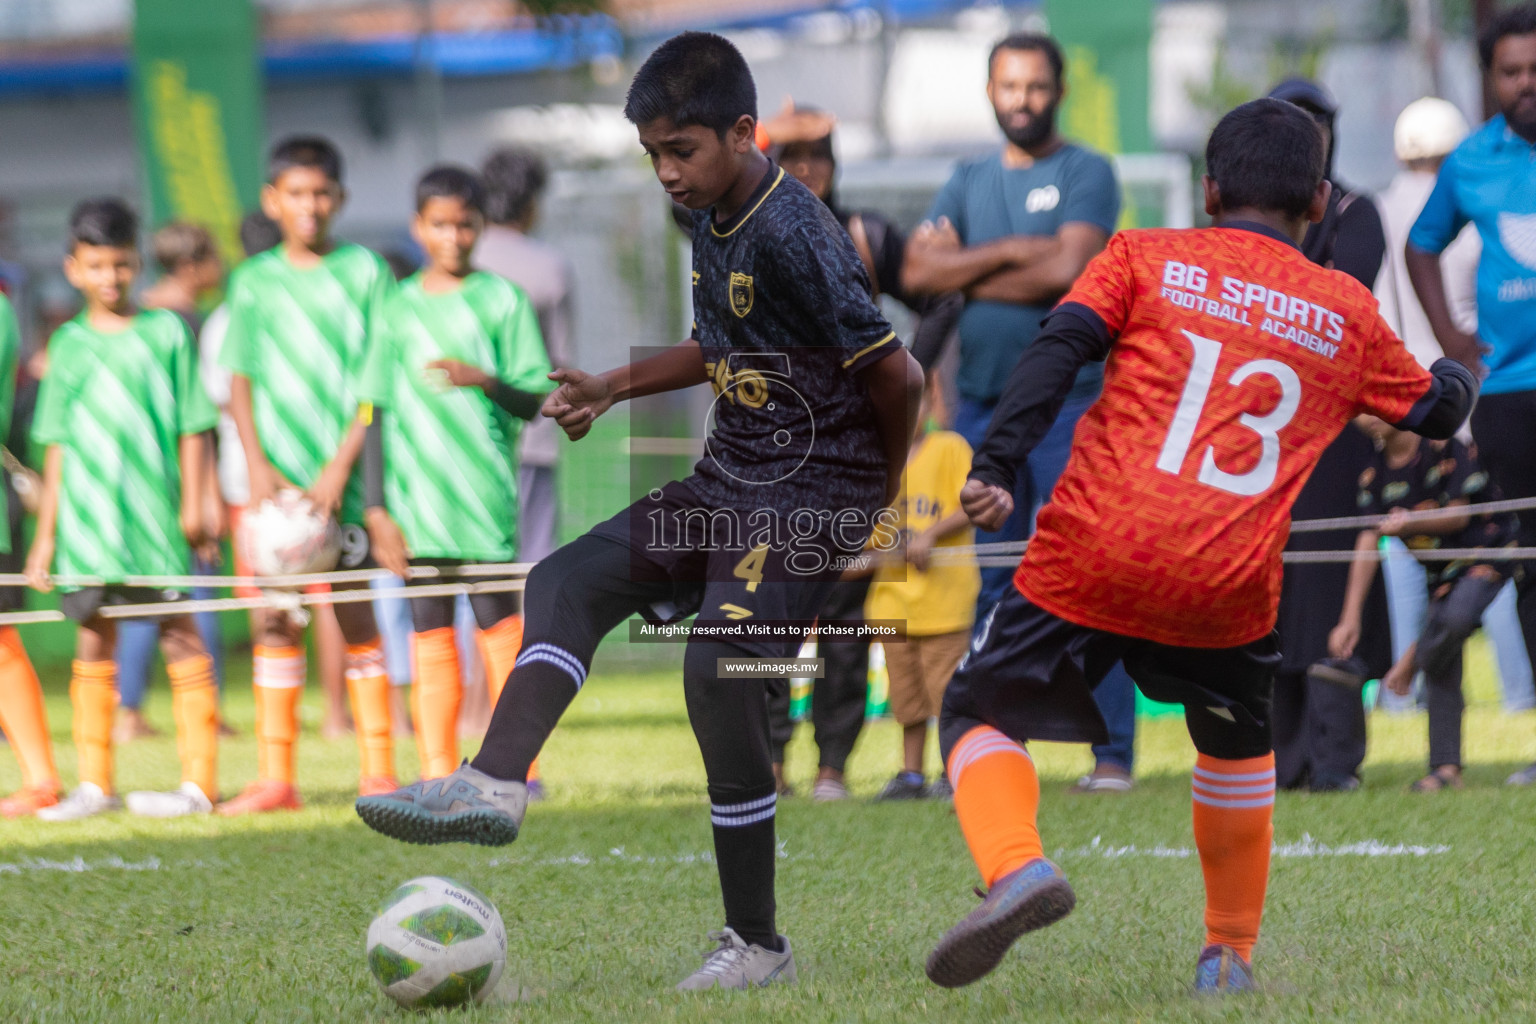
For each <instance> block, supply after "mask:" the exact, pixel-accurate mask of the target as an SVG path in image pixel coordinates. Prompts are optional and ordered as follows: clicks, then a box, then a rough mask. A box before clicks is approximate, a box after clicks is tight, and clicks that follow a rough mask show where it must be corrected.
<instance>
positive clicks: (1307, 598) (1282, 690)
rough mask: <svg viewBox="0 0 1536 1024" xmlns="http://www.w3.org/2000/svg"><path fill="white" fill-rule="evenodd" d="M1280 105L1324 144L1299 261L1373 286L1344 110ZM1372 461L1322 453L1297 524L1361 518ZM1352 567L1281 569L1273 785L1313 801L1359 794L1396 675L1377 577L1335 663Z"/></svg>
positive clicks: (1346, 436) (1375, 238)
mask: <svg viewBox="0 0 1536 1024" xmlns="http://www.w3.org/2000/svg"><path fill="white" fill-rule="evenodd" d="M1270 96H1272V97H1274V98H1275V99H1281V100H1285V101H1287V102H1289V103H1294V104H1295V105H1296V106H1298V107H1301V108H1302V109H1303V110H1305V111H1307V113H1309V114H1311V115H1312V117H1313V118H1314V119H1315V120H1316V121H1317V123H1318V127H1319V128H1321V129H1322V132H1323V136H1324V138H1325V139H1326V140H1327V148H1328V163H1327V167H1328V171H1327V177H1328V180H1329V181H1330V182H1331V183H1332V185H1333V194H1332V195H1331V196H1330V197H1329V199H1328V210H1327V212H1326V213H1325V214H1324V215H1323V219H1322V220H1321V221H1319V222H1318V223H1316V224H1313V225H1312V226H1311V228H1309V229H1308V230H1307V236H1306V238H1305V239H1304V240H1303V242H1302V246H1301V248H1302V252H1304V253H1305V254H1306V255H1307V258H1308V259H1310V260H1311V261H1312V262H1313V263H1317V264H1319V265H1321V266H1325V267H1332V268H1334V269H1335V270H1342V271H1343V272H1344V273H1346V274H1348V275H1349V276H1350V277H1353V278H1354V279H1355V280H1357V281H1359V282H1360V283H1361V284H1363V285H1364V286H1365V287H1366V288H1371V287H1372V286H1373V285H1374V284H1375V283H1376V274H1377V273H1378V272H1379V271H1380V270H1381V264H1382V260H1383V258H1384V257H1385V256H1386V251H1387V239H1386V233H1385V231H1384V230H1383V228H1382V225H1381V215H1380V214H1379V213H1378V212H1377V210H1376V204H1375V202H1374V201H1373V200H1372V199H1371V197H1370V196H1368V195H1366V194H1365V193H1363V192H1359V191H1356V190H1354V189H1351V188H1350V187H1349V186H1348V185H1345V184H1343V183H1341V182H1340V181H1339V180H1338V178H1337V177H1336V176H1335V175H1334V171H1333V160H1334V150H1335V139H1334V119H1335V117H1336V115H1337V114H1338V105H1337V104H1336V103H1335V102H1334V101H1333V97H1332V96H1330V95H1329V94H1328V92H1327V90H1325V89H1324V88H1323V87H1322V86H1320V85H1318V84H1316V83H1314V82H1309V81H1306V80H1305V79H1300V78H1293V79H1289V80H1287V81H1284V82H1281V83H1280V84H1279V85H1277V86H1275V88H1274V89H1273V90H1271V91H1270ZM1374 458H1375V448H1374V446H1373V444H1372V443H1371V441H1370V439H1368V438H1367V437H1366V436H1365V435H1364V434H1363V433H1361V432H1360V431H1359V430H1357V429H1356V428H1355V427H1353V426H1350V427H1345V428H1344V432H1343V433H1341V434H1340V435H1339V437H1338V439H1337V440H1335V441H1334V442H1333V444H1331V445H1329V446H1328V447H1327V449H1325V450H1324V451H1323V456H1322V458H1321V459H1319V460H1318V464H1317V468H1316V469H1315V470H1314V471H1313V473H1312V476H1311V477H1310V478H1309V479H1308V480H1307V484H1306V486H1305V487H1303V488H1302V490H1301V494H1300V495H1299V496H1298V497H1297V499H1296V504H1295V506H1294V507H1293V508H1292V509H1291V517H1292V518H1293V519H1295V520H1297V521H1302V520H1306V519H1331V518H1334V517H1336V516H1350V515H1354V514H1355V512H1356V508H1355V493H1356V488H1355V482H1356V481H1357V480H1358V479H1359V477H1360V474H1361V472H1362V471H1364V469H1365V468H1366V467H1367V466H1368V465H1370V464H1371V462H1372V461H1373V460H1374ZM1352 533H1353V531H1348V532H1344V533H1338V532H1335V533H1331V534H1330V533H1302V534H1297V535H1295V536H1294V537H1292V538H1291V541H1290V543H1289V544H1287V545H1286V550H1288V551H1321V550H1336V549H1338V548H1339V547H1341V546H1342V545H1343V544H1347V543H1348V541H1347V540H1345V539H1344V538H1347V537H1349V536H1350V535H1351V534H1352ZM1348 581H1349V566H1348V565H1347V564H1342V563H1304V564H1292V565H1287V566H1286V567H1285V577H1284V581H1283V583H1282V584H1281V590H1280V617H1279V621H1278V623H1277V624H1276V628H1277V629H1278V630H1279V633H1280V651H1281V657H1282V661H1281V665H1280V671H1279V672H1277V673H1276V674H1275V690H1274V705H1273V712H1274V742H1275V784H1276V785H1278V786H1281V787H1282V788H1289V789H1296V788H1302V787H1309V788H1311V789H1313V790H1316V791H1328V790H1351V789H1355V788H1356V787H1358V786H1359V784H1360V765H1361V762H1363V761H1364V760H1365V706H1364V704H1363V703H1362V700H1361V694H1360V691H1361V687H1362V686H1363V685H1364V683H1365V680H1366V679H1369V678H1374V677H1376V676H1378V675H1380V674H1381V673H1383V672H1385V671H1386V670H1387V668H1388V667H1389V666H1390V665H1391V658H1392V654H1391V633H1390V627H1389V626H1388V623H1387V602H1386V596H1385V588H1384V587H1383V586H1382V583H1381V579H1380V577H1379V576H1378V577H1376V579H1375V580H1374V582H1373V584H1372V586H1371V588H1370V589H1369V591H1368V593H1367V595H1366V597H1365V599H1364V604H1363V606H1362V609H1361V630H1360V642H1359V643H1358V644H1357V645H1356V646H1355V647H1354V648H1353V650H1352V651H1351V656H1350V657H1348V658H1334V657H1332V656H1331V655H1330V652H1329V649H1328V635H1329V632H1330V631H1331V630H1332V628H1333V626H1334V624H1335V623H1336V622H1337V618H1336V616H1335V615H1334V613H1333V609H1334V608H1339V607H1342V606H1343V602H1344V594H1345V588H1346V586H1347V584H1348Z"/></svg>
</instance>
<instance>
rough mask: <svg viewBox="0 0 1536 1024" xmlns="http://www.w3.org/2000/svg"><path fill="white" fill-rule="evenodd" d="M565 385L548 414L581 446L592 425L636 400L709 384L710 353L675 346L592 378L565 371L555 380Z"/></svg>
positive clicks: (548, 402)
mask: <svg viewBox="0 0 1536 1024" xmlns="http://www.w3.org/2000/svg"><path fill="white" fill-rule="evenodd" d="M549 379H550V380H555V381H559V382H560V386H559V387H557V388H556V389H555V390H553V391H551V392H550V393H549V397H548V398H546V399H544V408H543V410H542V411H543V413H544V415H545V416H548V417H549V418H550V419H552V420H554V421H555V422H556V423H558V424H560V427H561V429H562V430H564V431H565V434H566V436H567V437H569V438H570V439H571V440H572V441H579V440H581V439H582V438H583V437H586V436H587V431H589V430H591V429H592V421H593V420H595V419H597V418H598V417H599V416H601V415H602V414H603V413H605V412H607V411H608V410H609V409H610V408H612V407H613V404H614V403H615V402H622V401H625V400H626V399H630V398H643V397H645V396H646V395H658V394H661V393H662V392H663V391H678V390H681V389H682V388H691V387H693V386H694V385H695V384H703V383H705V382H707V381H708V380H709V375H708V374H707V373H705V372H704V353H703V350H702V349H700V348H699V343H698V342H697V341H696V340H694V339H693V338H689V339H688V340H687V341H684V342H681V343H679V344H677V345H673V346H672V347H671V348H669V349H667V350H666V351H665V352H661V353H658V354H657V355H654V356H651V357H649V358H648V359H641V360H640V361H639V362H634V363H630V364H628V365H627V366H620V367H618V368H617V369H613V370H609V371H608V372H607V373H601V374H591V373H583V372H582V371H581V370H569V369H562V370H556V371H555V372H553V373H551V374H550V375H549Z"/></svg>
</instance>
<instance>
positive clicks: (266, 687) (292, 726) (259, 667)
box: [208, 645, 304, 797]
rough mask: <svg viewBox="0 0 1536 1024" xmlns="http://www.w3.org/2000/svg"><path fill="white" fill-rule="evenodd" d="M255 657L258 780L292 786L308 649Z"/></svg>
mask: <svg viewBox="0 0 1536 1024" xmlns="http://www.w3.org/2000/svg"><path fill="white" fill-rule="evenodd" d="M254 653H255V658H254V659H253V663H254V671H255V680H256V685H255V691H256V777H257V778H259V779H261V780H263V781H268V780H270V781H273V782H286V783H288V784H289V785H290V786H291V785H293V779H294V771H293V761H294V743H295V742H296V741H297V740H298V738H299V698H300V697H301V696H303V694H304V649H303V648H302V647H266V646H262V645H258V646H257V647H256V648H255V651H254ZM208 795H209V796H210V797H212V795H213V794H212V793H210V794H208Z"/></svg>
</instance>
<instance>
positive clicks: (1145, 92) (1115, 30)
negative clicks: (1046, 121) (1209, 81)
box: [1045, 0, 1153, 153]
mask: <svg viewBox="0 0 1536 1024" xmlns="http://www.w3.org/2000/svg"><path fill="white" fill-rule="evenodd" d="M1045 9H1046V16H1047V18H1048V19H1049V21H1050V26H1051V35H1053V36H1055V37H1056V39H1057V41H1058V42H1060V43H1061V47H1062V50H1063V51H1064V52H1065V54H1066V58H1067V98H1066V100H1065V102H1063V103H1062V107H1061V130H1062V133H1063V134H1065V135H1066V136H1067V137H1068V138H1072V139H1076V140H1077V141H1079V142H1082V143H1084V144H1085V145H1088V146H1091V147H1092V148H1094V149H1097V150H1098V151H1099V152H1101V153H1148V152H1151V151H1152V149H1153V146H1152V127H1151V49H1152V0H1046V5H1045Z"/></svg>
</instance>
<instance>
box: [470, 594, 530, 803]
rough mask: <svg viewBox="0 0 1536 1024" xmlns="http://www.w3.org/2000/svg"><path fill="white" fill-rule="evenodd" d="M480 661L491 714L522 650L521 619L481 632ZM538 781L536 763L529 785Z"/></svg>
mask: <svg viewBox="0 0 1536 1024" xmlns="http://www.w3.org/2000/svg"><path fill="white" fill-rule="evenodd" d="M479 639H480V657H481V659H482V660H484V662H485V682H486V687H487V688H488V689H489V690H490V695H491V711H492V712H494V711H495V710H496V702H497V701H498V700H500V699H501V688H502V687H503V686H506V685H507V677H508V676H510V675H511V674H512V669H513V668H514V667H515V666H516V665H517V655H518V652H519V651H521V650H522V649H523V617H522V616H521V615H508V616H507V617H506V618H504V619H502V620H501V621H500V622H498V623H496V625H494V626H492V627H491V628H490V629H482V630H481V631H480V637H479ZM538 777H539V759H538V758H534V759H533V764H530V765H529V766H528V781H529V782H535V781H537V780H538Z"/></svg>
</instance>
